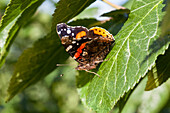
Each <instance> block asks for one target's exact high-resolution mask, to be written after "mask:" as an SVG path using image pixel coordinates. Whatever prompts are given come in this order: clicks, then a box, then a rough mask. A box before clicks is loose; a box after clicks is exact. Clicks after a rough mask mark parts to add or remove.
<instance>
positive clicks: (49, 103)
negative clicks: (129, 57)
mask: <svg viewBox="0 0 170 113" xmlns="http://www.w3.org/2000/svg"><path fill="white" fill-rule="evenodd" d="M117 1H119V2H120V0H117ZM126 1H127V0H121V2H120V3H119V4H124V3H125V2H126ZM98 2H99V3H97V4H94V5H92V6H90V8H88V9H87V10H85V11H83V12H82V13H81V14H80V15H78V16H77V17H75V18H74V19H77V18H87V17H88V18H89V17H97V19H99V20H100V19H101V20H103V19H105V18H99V15H101V14H102V13H104V12H105V13H106V12H107V11H110V10H112V7H110V6H109V5H107V4H105V3H102V4H100V3H101V1H98ZM8 3H9V0H0V18H1V17H2V15H3V13H4V11H5V8H6V7H7V4H8ZM56 3H57V2H56V1H55V0H47V1H46V2H44V5H43V6H42V7H40V8H39V10H38V11H37V12H36V13H35V15H34V16H33V17H32V19H30V20H28V21H29V22H28V24H27V25H25V26H24V27H23V28H22V29H21V31H20V32H19V34H18V36H17V38H16V40H15V41H14V43H13V45H12V47H11V49H10V52H9V54H8V56H7V60H6V63H5V64H4V65H3V66H2V68H1V69H0V113H94V112H93V111H92V110H88V109H87V108H85V107H84V106H83V104H82V102H81V100H80V99H79V95H78V93H77V89H76V81H75V75H76V73H77V72H76V71H75V70H74V68H73V67H76V62H75V61H74V60H73V59H68V62H69V63H70V62H71V64H72V65H74V66H73V67H69V66H68V67H67V66H66V67H59V68H57V69H56V70H55V71H53V72H52V73H51V74H49V75H48V76H47V77H46V78H45V79H43V80H41V81H40V82H38V83H37V84H35V85H33V86H31V87H29V88H27V89H26V90H25V91H23V92H22V93H20V94H18V95H17V96H15V97H14V98H13V99H12V100H11V101H10V102H8V103H5V97H6V93H7V92H6V90H7V87H8V84H9V80H10V77H11V75H12V73H13V70H14V68H15V63H16V61H17V59H18V57H19V56H20V55H21V53H22V52H23V51H24V50H25V49H26V48H28V47H31V46H32V44H33V43H34V42H35V41H36V40H38V39H39V38H42V37H44V36H45V35H46V34H47V32H48V31H49V30H50V27H51V21H52V13H53V11H54V9H55V5H56ZM131 3H132V0H131V1H130V2H128V3H126V7H129V8H130V5H131ZM106 6H107V7H106ZM101 7H105V8H104V10H103V9H102V8H101ZM46 8H47V9H48V10H46ZM102 11H103V12H102ZM61 74H64V76H62V77H60V76H59V75H61ZM145 84H146V79H144V80H143V81H142V83H141V84H140V85H139V86H138V87H137V89H136V90H135V91H134V92H133V94H132V96H131V97H130V99H129V101H128V103H127V105H126V106H125V109H124V110H123V112H124V113H156V112H161V113H170V81H168V82H166V84H163V85H162V86H161V87H159V88H157V89H155V90H156V92H154V91H155V90H153V91H149V92H144V88H145V87H144V86H145ZM157 90H158V91H157ZM159 92H160V93H159ZM157 93H158V94H157ZM134 95H135V96H134ZM154 97H155V98H154ZM156 97H157V98H156ZM154 101H156V102H158V103H159V104H158V105H157V103H156V102H154ZM148 102H150V104H149V105H148ZM147 105H148V106H147ZM150 105H152V106H150ZM146 106H147V107H146ZM158 106H159V107H158ZM116 111H117V110H116V108H115V109H114V110H113V111H111V112H116Z"/></svg>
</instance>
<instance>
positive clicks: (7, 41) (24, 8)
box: [0, 0, 44, 67]
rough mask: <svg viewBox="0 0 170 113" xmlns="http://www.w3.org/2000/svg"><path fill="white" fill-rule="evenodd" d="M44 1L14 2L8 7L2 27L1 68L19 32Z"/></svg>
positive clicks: (0, 32)
mask: <svg viewBox="0 0 170 113" xmlns="http://www.w3.org/2000/svg"><path fill="white" fill-rule="evenodd" d="M43 1H44V0H39V1H37V2H36V1H35V0H34V1H24V2H19V1H15V0H12V1H11V3H10V4H9V5H8V8H7V10H6V12H5V15H4V16H3V18H2V21H1V22H2V23H1V26H0V42H1V44H0V67H1V66H2V65H3V63H4V62H5V58H6V56H7V54H8V51H9V49H10V46H11V45H12V43H13V41H14V39H15V37H16V35H17V34H18V31H19V30H20V28H21V27H22V26H23V25H24V24H26V23H27V22H28V18H30V17H32V15H33V14H34V12H35V11H36V9H37V8H38V6H40V5H41V4H42V3H43ZM18 8H20V9H18ZM19 14H20V15H19ZM18 15H19V16H18ZM9 23H10V24H9ZM8 24H9V25H8Z"/></svg>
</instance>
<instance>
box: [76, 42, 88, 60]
mask: <svg viewBox="0 0 170 113" xmlns="http://www.w3.org/2000/svg"><path fill="white" fill-rule="evenodd" d="M86 43H87V42H85V43H82V44H81V46H80V47H79V48H78V49H77V52H76V53H75V55H74V58H76V59H77V58H79V57H80V54H81V53H82V52H83V51H82V49H84V47H85V45H86Z"/></svg>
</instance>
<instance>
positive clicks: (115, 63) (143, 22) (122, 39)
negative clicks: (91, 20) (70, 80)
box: [86, 0, 170, 113]
mask: <svg viewBox="0 0 170 113" xmlns="http://www.w3.org/2000/svg"><path fill="white" fill-rule="evenodd" d="M162 2H163V0H149V1H148V0H142V1H134V3H133V5H132V9H131V13H130V15H129V19H128V20H127V22H126V23H125V24H124V26H123V27H122V29H121V31H120V32H119V33H118V34H117V35H116V36H115V41H116V44H115V46H114V47H113V49H112V51H111V52H110V53H109V55H108V56H107V58H110V59H109V61H107V62H103V63H102V65H101V66H100V68H99V71H98V74H99V75H101V78H99V77H96V76H95V77H94V79H93V80H92V82H91V83H90V84H89V86H88V88H87V90H88V91H87V92H88V94H87V96H86V98H87V99H86V100H87V101H86V102H87V103H86V104H87V105H88V106H89V107H90V108H92V109H94V110H95V111H97V112H101V113H106V112H109V111H110V110H111V109H112V108H113V106H114V105H115V104H116V102H117V101H118V100H119V99H120V97H121V96H123V95H124V94H125V92H128V91H129V89H130V88H133V87H134V86H135V85H136V83H138V82H139V80H140V79H141V77H143V76H145V74H146V73H147V71H148V70H149V69H151V67H152V66H153V64H154V63H155V61H156V59H157V56H158V55H159V54H163V53H164V52H165V50H166V49H167V48H168V45H169V43H170V40H169V39H168V38H161V39H160V38H159V35H160V30H159V23H160V21H161V19H162V16H163V13H162V8H163V6H164V5H162ZM160 40H161V41H160ZM107 58H106V59H107Z"/></svg>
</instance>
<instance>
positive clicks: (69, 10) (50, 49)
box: [7, 0, 94, 101]
mask: <svg viewBox="0 0 170 113" xmlns="http://www.w3.org/2000/svg"><path fill="white" fill-rule="evenodd" d="M93 1H94V0H83V1H82V0H77V1H72V0H69V1H68V0H61V1H60V2H58V4H57V9H56V10H55V13H54V18H53V22H52V23H53V25H52V28H51V32H50V33H49V34H48V35H47V36H46V37H45V38H43V39H41V40H39V41H37V42H36V43H35V44H34V46H33V47H32V48H29V49H27V50H25V51H24V52H23V53H22V55H21V56H20V58H19V60H18V62H17V64H16V66H15V70H14V74H13V76H12V78H11V81H10V85H9V87H8V97H7V101H9V100H10V99H12V98H13V97H14V96H15V95H16V94H17V93H18V92H21V91H23V90H24V89H25V88H27V87H28V86H30V85H32V84H34V83H36V82H38V81H39V80H40V79H42V78H44V77H45V76H46V75H47V74H49V73H50V72H52V71H53V70H54V69H55V68H56V64H58V63H59V64H60V63H62V64H63V63H64V62H65V61H66V59H67V58H68V56H69V55H68V54H67V53H66V52H65V50H64V47H63V46H62V45H61V42H60V40H59V37H58V35H57V33H56V24H57V23H59V22H67V21H69V20H70V19H71V18H73V17H74V16H76V15H77V14H78V13H80V12H81V11H82V10H83V9H85V8H86V7H87V6H89V5H90V4H91V3H92V2H93Z"/></svg>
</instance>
